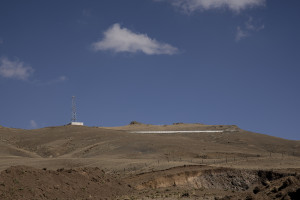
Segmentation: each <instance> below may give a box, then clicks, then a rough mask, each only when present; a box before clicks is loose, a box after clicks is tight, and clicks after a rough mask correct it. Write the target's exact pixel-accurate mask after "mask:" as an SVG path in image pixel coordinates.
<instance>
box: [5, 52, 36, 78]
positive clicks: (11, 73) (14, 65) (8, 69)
mask: <svg viewBox="0 0 300 200" xmlns="http://www.w3.org/2000/svg"><path fill="white" fill-rule="evenodd" d="M33 72H34V70H33V68H32V67H31V66H29V65H25V64H24V63H23V62H21V61H19V60H9V59H8V58H6V57H1V58H0V76H2V77H5V78H12V79H18V80H27V79H28V78H29V77H30V76H31V75H32V74H33Z"/></svg>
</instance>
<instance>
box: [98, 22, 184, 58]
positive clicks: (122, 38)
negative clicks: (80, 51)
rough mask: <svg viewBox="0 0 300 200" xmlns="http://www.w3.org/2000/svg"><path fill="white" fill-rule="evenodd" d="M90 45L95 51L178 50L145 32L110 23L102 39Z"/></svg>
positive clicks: (151, 52) (166, 51)
mask: <svg viewBox="0 0 300 200" xmlns="http://www.w3.org/2000/svg"><path fill="white" fill-rule="evenodd" d="M92 46H93V48H94V49H95V50H96V51H105V50H111V51H113V52H116V53H118V52H130V53H136V52H143V53H145V54H147V55H155V54H156V55H158V54H167V55H173V54H176V53H177V52H178V49H177V48H176V47H173V46H171V45H169V44H166V43H160V42H158V41H156V40H155V39H151V38H149V37H148V36H147V35H146V34H140V33H134V32H132V31H131V30H129V29H127V28H122V27H120V24H114V25H112V26H111V27H110V28H109V29H108V30H106V31H105V32H104V37H103V39H102V40H101V41H98V42H95V43H93V44H92Z"/></svg>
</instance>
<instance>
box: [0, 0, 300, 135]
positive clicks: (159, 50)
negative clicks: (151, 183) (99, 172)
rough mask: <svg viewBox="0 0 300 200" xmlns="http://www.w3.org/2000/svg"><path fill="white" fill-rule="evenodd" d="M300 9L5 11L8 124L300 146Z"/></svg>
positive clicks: (197, 2)
mask: <svg viewBox="0 0 300 200" xmlns="http://www.w3.org/2000/svg"><path fill="white" fill-rule="evenodd" d="M299 11H300V2H299V1H297V0H286V1H283V0H272V1H271V0H240V1H236V0H226V1H225V0H211V1H208V0H181V1H179V0H143V1H141V0H101V1H97V0H89V1H85V0H64V1H59V0H52V1H50V0H43V1H40V0H26V1H21V0H0V92H1V93H0V95H1V96H0V125H2V126H7V127H16V128H26V129H31V128H41V127H46V126H56V125H63V124H67V123H68V122H69V121H70V119H71V97H72V96H73V95H75V96H76V98H77V107H78V108H77V111H78V120H79V121H83V122H84V123H85V124H86V125H88V126H119V125H125V124H128V123H129V122H130V121H132V120H137V121H140V122H143V123H149V124H171V123H173V122H186V123H195V122H199V123H204V124H236V125H238V126H240V127H241V128H243V129H246V130H250V131H255V132H259V133H265V134H269V135H274V136H278V137H283V138H287V139H297V140H299V139H300V136H299V127H298V124H299V121H300V104H299V102H300V93H299V86H300V79H299V74H300V73H299V72H300V69H299V67H300V38H299V35H300V23H299V21H300V12H299Z"/></svg>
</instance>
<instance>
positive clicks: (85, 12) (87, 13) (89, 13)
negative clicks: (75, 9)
mask: <svg viewBox="0 0 300 200" xmlns="http://www.w3.org/2000/svg"><path fill="white" fill-rule="evenodd" d="M82 16H84V17H91V16H92V11H91V10H89V9H83V10H82Z"/></svg>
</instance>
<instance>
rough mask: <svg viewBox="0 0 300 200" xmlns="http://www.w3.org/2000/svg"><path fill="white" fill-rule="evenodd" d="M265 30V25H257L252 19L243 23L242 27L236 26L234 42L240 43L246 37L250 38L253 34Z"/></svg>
mask: <svg viewBox="0 0 300 200" xmlns="http://www.w3.org/2000/svg"><path fill="white" fill-rule="evenodd" d="M264 28H265V25H264V24H262V25H258V24H257V23H255V22H254V20H253V18H252V17H249V19H248V20H247V21H246V22H245V24H244V26H243V27H240V26H238V27H237V28H236V35H235V41H240V40H242V39H244V38H246V37H249V36H251V35H252V34H253V33H255V32H259V31H261V30H263V29H264Z"/></svg>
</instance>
